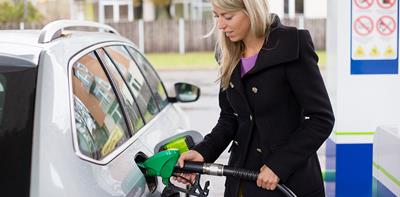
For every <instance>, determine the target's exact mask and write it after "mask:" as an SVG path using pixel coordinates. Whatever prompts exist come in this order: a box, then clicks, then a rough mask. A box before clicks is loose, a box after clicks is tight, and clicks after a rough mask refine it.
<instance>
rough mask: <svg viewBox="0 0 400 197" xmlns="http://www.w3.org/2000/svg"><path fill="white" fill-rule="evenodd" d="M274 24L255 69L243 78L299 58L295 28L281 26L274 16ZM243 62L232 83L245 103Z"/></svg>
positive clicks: (237, 67)
mask: <svg viewBox="0 0 400 197" xmlns="http://www.w3.org/2000/svg"><path fill="white" fill-rule="evenodd" d="M272 18H273V23H272V24H271V26H270V28H269V29H270V30H269V36H266V38H265V40H264V44H263V46H262V48H261V50H260V52H259V54H258V57H257V60H256V63H255V65H254V67H253V68H252V69H251V70H250V71H249V72H248V73H246V74H245V75H244V76H243V77H248V76H250V75H253V74H255V73H258V72H260V71H261V70H264V69H266V68H270V67H272V66H275V65H280V64H282V63H285V62H291V61H294V60H296V59H298V58H299V41H298V33H297V29H296V28H295V27H288V26H284V25H282V24H281V22H280V19H279V17H278V16H277V15H272ZM240 64H241V62H240V61H239V62H238V64H237V65H236V66H235V69H234V70H233V72H232V75H231V80H230V81H231V83H232V84H233V85H234V87H235V88H234V89H236V90H237V91H238V92H239V93H240V95H241V96H242V97H243V99H244V101H246V103H247V98H246V96H245V94H244V87H243V83H242V77H241V75H240V72H241V69H240Z"/></svg>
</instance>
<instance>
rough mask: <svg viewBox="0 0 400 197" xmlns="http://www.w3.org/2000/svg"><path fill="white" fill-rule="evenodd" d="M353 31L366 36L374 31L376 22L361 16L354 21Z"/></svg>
mask: <svg viewBox="0 0 400 197" xmlns="http://www.w3.org/2000/svg"><path fill="white" fill-rule="evenodd" d="M353 29H354V31H355V32H356V33H357V34H358V35H361V36H366V35H368V34H370V33H371V32H372V30H373V29H374V21H373V20H372V19H371V18H370V17H368V16H360V17H358V18H357V19H356V20H355V21H354V24H353Z"/></svg>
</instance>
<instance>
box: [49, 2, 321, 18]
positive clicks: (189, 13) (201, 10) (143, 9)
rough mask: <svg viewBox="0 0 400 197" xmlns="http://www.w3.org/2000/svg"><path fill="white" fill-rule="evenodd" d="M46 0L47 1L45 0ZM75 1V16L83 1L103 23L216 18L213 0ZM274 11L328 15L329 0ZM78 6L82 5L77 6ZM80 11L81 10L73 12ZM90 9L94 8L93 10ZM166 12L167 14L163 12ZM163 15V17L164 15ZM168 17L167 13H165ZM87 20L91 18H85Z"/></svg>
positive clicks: (279, 6)
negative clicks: (162, 3) (161, 3)
mask: <svg viewBox="0 0 400 197" xmlns="http://www.w3.org/2000/svg"><path fill="white" fill-rule="evenodd" d="M42 1H43V0H42ZM68 1H70V2H71V3H73V4H75V9H73V8H72V9H71V16H72V17H71V18H75V19H82V17H83V15H86V16H87V15H88V14H87V13H86V14H82V13H81V14H79V13H80V12H79V10H80V11H81V12H82V11H83V12H87V10H88V9H84V8H82V5H83V4H86V7H87V5H88V4H92V5H94V11H93V10H92V12H93V13H94V14H95V17H94V18H97V19H98V21H99V22H107V21H114V22H118V21H120V20H125V21H127V20H128V21H132V20H137V19H143V20H144V21H153V20H156V19H157V18H158V17H160V15H162V14H163V13H164V15H165V13H168V14H169V15H170V16H172V18H184V19H186V20H202V19H205V18H210V17H212V12H211V5H210V3H209V0H171V6H169V7H163V8H161V9H160V7H158V8H157V7H156V6H155V5H154V3H153V0H68ZM269 3H270V8H271V10H270V11H271V12H273V13H276V14H278V15H279V16H280V17H281V18H283V17H291V18H292V17H296V16H300V17H304V18H326V16H327V0H269ZM77 5H78V6H77ZM73 10H75V11H76V10H78V13H76V12H75V13H74V14H72V13H73V12H74V11H73ZM89 10H90V9H89ZM162 12H163V13H162ZM92 15H93V14H92ZM161 17H162V16H161ZM164 17H165V16H164ZM85 19H89V20H90V18H87V17H85Z"/></svg>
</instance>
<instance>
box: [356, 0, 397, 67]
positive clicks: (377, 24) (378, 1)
mask: <svg viewBox="0 0 400 197" xmlns="http://www.w3.org/2000/svg"><path fill="white" fill-rule="evenodd" d="M398 20H399V3H398V0H351V73H352V74H393V73H396V74H397V73H398V48H399V44H398V43H399V42H398V39H399V38H398V37H399V36H398V34H399V25H398Z"/></svg>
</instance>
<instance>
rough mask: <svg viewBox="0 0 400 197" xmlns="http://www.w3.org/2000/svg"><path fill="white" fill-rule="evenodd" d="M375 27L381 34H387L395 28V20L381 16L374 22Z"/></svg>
mask: <svg viewBox="0 0 400 197" xmlns="http://www.w3.org/2000/svg"><path fill="white" fill-rule="evenodd" d="M376 29H377V30H378V32H379V33H380V34H381V35H384V36H388V35H390V34H392V33H393V32H394V31H395V30H396V21H395V20H394V19H393V18H392V17H390V16H382V17H381V18H379V19H378V21H377V22H376Z"/></svg>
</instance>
